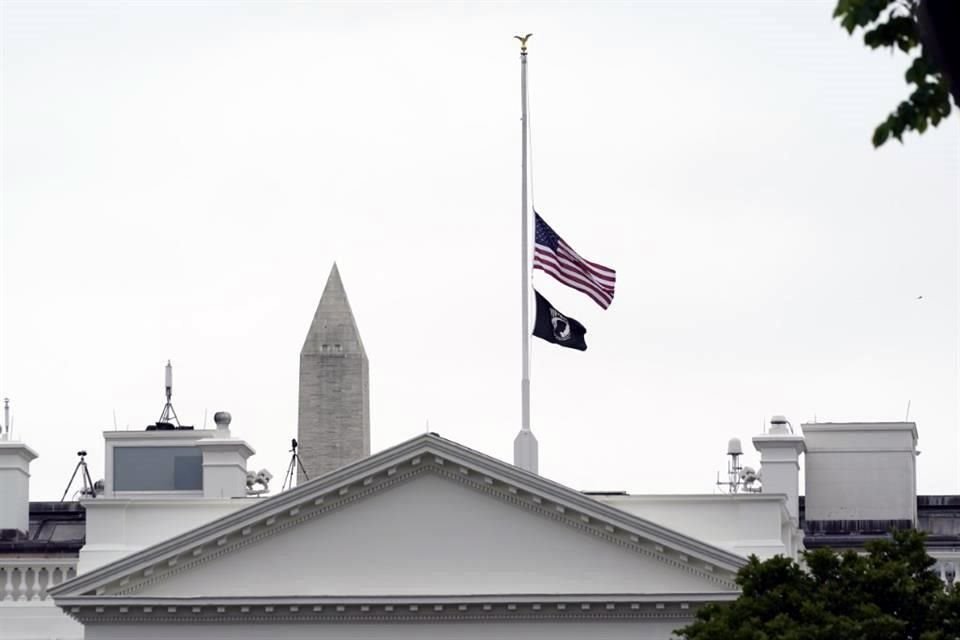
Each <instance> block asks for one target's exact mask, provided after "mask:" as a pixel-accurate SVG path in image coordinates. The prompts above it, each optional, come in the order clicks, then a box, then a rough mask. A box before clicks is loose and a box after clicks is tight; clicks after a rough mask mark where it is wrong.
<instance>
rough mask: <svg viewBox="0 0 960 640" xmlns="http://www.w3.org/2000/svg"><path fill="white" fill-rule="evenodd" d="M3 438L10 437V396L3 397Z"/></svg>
mask: <svg viewBox="0 0 960 640" xmlns="http://www.w3.org/2000/svg"><path fill="white" fill-rule="evenodd" d="M0 435H3V440H9V439H10V398H4V399H3V434H0Z"/></svg>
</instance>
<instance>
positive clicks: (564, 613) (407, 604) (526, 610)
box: [61, 592, 737, 624]
mask: <svg viewBox="0 0 960 640" xmlns="http://www.w3.org/2000/svg"><path fill="white" fill-rule="evenodd" d="M736 596H737V594H736V593H722V592H721V593H698V594H660V595H650V594H609V595H603V596H600V595H586V594H549V595H537V594H534V595H527V594H524V595H464V596H407V597H389V596H381V597H342V598H330V597H326V598H305V597H294V596H291V597H277V598H213V599H204V598H153V599H146V598H117V597H115V596H114V597H110V596H108V597H99V598H81V599H76V598H68V599H65V600H64V601H63V602H62V603H61V606H62V607H63V609H64V610H65V611H66V612H67V613H68V614H69V615H70V616H71V617H73V618H75V619H76V620H78V621H79V622H81V623H83V624H90V623H101V624H103V623H107V624H109V623H125V624H129V623H154V624H156V623H173V624H176V623H193V624H196V623H227V622H232V623H261V624H262V623H291V622H314V623H317V622H319V623H328V624H329V623H334V624H335V623H358V622H363V623H391V624H395V623H409V622H413V623H435V622H487V621H550V622H562V621H583V620H595V621H603V620H638V621H639V620H663V619H673V620H687V619H692V618H693V615H694V613H695V611H696V610H697V609H698V608H700V607H701V606H703V605H704V604H706V603H709V602H723V601H730V600H733V599H734V598H736Z"/></svg>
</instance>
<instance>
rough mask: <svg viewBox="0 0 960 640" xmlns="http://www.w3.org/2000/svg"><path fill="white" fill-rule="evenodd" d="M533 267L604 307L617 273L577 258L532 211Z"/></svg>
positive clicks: (608, 300) (611, 292)
mask: <svg viewBox="0 0 960 640" xmlns="http://www.w3.org/2000/svg"><path fill="white" fill-rule="evenodd" d="M533 215H534V221H535V225H536V228H535V230H534V251H533V268H534V269H540V270H541V271H545V272H547V273H549V274H550V275H551V276H553V277H554V278H556V279H557V280H559V281H560V282H562V283H563V284H565V285H567V286H568V287H571V288H573V289H576V290H577V291H580V292H582V293H585V294H587V295H588V296H590V297H591V298H593V300H594V302H596V303H597V304H598V305H600V306H601V307H603V308H604V309H606V308H607V307H609V306H610V303H611V302H613V289H614V285H615V284H616V281H617V272H616V271H614V270H613V269H610V268H609V267H605V266H603V265H600V264H597V263H595V262H590V261H589V260H585V259H583V258H581V257H580V256H579V255H578V254H577V252H576V251H574V250H573V249H572V248H571V247H570V245H568V244H567V243H566V242H564V241H563V238H561V237H560V236H559V235H557V232H556V231H554V230H553V229H551V228H550V225H548V224H547V223H546V222H544V220H543V218H541V217H540V214H538V213H537V212H536V211H534V213H533Z"/></svg>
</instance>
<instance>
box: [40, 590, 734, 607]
mask: <svg viewBox="0 0 960 640" xmlns="http://www.w3.org/2000/svg"><path fill="white" fill-rule="evenodd" d="M739 595H740V592H739V591H704V592H694V593H515V594H503V593H494V594H463V595H449V594H442V595H430V594H423V595H402V596H391V595H372V596H362V595H361V596H358V595H343V596H295V595H289V596H253V597H248V596H228V597H220V596H215V597H207V596H150V597H137V596H79V597H72V598H58V599H57V605H58V606H60V607H71V606H82V607H91V606H97V605H100V606H116V605H124V606H131V607H138V606H158V607H159V606H193V605H196V604H198V603H203V604H204V605H208V606H216V605H222V606H236V605H241V604H243V605H253V606H258V605H270V604H284V605H287V604H294V605H296V604H299V605H317V604H319V605H334V604H344V605H357V604H369V605H384V604H393V605H410V604H424V603H429V604H473V603H476V604H480V603H517V604H520V603H538V602H540V603H554V602H603V603H607V602H617V603H619V602H716V601H717V600H727V599H730V600H733V599H736V598H737V597H738V596H739Z"/></svg>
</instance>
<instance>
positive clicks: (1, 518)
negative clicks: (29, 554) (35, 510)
mask: <svg viewBox="0 0 960 640" xmlns="http://www.w3.org/2000/svg"><path fill="white" fill-rule="evenodd" d="M36 458H37V452H36V451H34V450H33V449H31V448H30V447H28V446H27V445H25V444H24V443H22V442H16V441H14V440H6V439H4V440H0V529H16V530H17V531H22V532H23V533H26V532H28V531H29V530H30V462H31V461H32V460H35V459H36Z"/></svg>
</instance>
